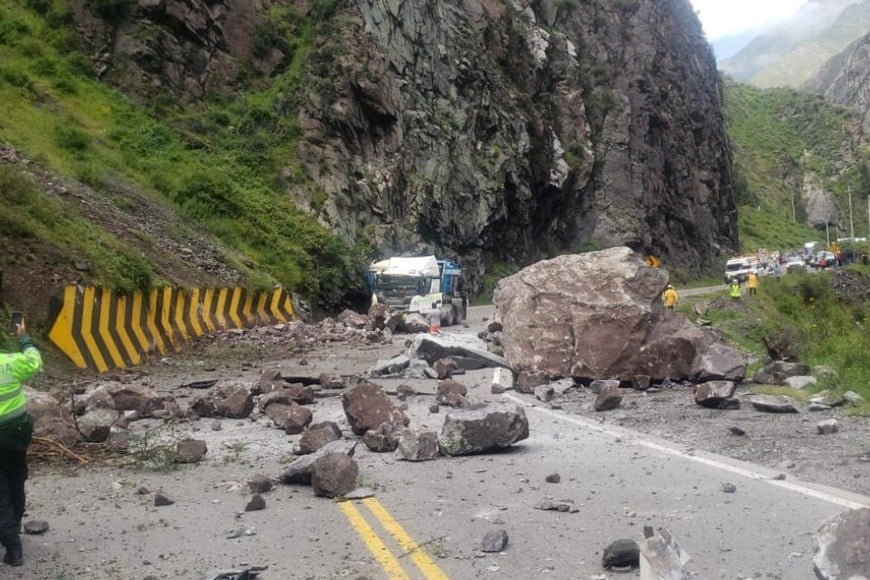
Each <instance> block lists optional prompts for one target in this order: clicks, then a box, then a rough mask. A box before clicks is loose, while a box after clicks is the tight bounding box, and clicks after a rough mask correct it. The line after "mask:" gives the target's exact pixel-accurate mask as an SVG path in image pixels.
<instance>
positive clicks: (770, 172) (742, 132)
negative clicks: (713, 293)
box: [725, 80, 870, 251]
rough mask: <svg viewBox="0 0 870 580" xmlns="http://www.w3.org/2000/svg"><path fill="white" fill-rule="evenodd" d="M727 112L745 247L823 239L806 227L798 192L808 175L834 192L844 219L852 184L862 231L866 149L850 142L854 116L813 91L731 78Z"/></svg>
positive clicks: (869, 172)
mask: <svg viewBox="0 0 870 580" xmlns="http://www.w3.org/2000/svg"><path fill="white" fill-rule="evenodd" d="M725 110H726V115H727V119H728V133H729V136H730V138H731V140H732V142H733V146H734V162H735V173H736V176H737V180H736V181H737V183H736V195H737V200H736V201H737V205H738V212H739V213H738V215H739V222H738V223H739V228H740V240H741V243H742V244H743V246H744V249H745V250H749V251H751V250H755V249H758V248H770V249H783V248H788V247H795V246H800V245H802V244H803V243H804V242H806V241H808V240H824V239H825V232H824V230H821V231H817V230H814V229H813V228H811V227H809V226H808V225H806V208H805V207H804V202H803V201H802V200H801V196H800V192H801V185H802V183H803V179H804V176H805V175H806V174H807V173H813V174H815V175H816V176H817V177H818V178H819V180H820V182H821V184H822V186H823V187H824V189H825V190H827V191H829V192H831V193H832V194H833V196H834V198H835V200H836V202H837V205H838V206H839V208H840V209H841V215H846V216H848V200H847V197H848V191H849V189H850V188H851V191H852V197H853V217H854V219H853V221H854V227H855V231H856V235H859V233H861V232H863V233H864V234H865V235H866V232H867V209H866V199H867V194H868V193H870V148H868V147H867V146H866V145H864V146H863V147H862V146H861V145H860V144H857V143H855V139H856V138H855V136H854V135H853V133H852V129H853V127H855V123H857V122H858V116H857V113H855V112H854V111H852V110H851V109H848V108H846V107H841V106H838V105H831V104H829V103H826V102H825V101H824V100H823V99H822V98H821V97H819V96H816V95H810V94H806V93H799V92H797V91H794V90H792V89H785V88H777V89H759V88H756V87H753V86H750V85H745V84H740V83H736V82H734V81H730V80H729V81H727V82H726V96H725ZM832 237H836V234H834V235H832ZM843 237H845V234H844V235H843Z"/></svg>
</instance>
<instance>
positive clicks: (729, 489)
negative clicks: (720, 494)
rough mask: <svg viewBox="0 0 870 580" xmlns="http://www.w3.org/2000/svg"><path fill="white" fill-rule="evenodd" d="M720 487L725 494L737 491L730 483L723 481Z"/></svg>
mask: <svg viewBox="0 0 870 580" xmlns="http://www.w3.org/2000/svg"><path fill="white" fill-rule="evenodd" d="M721 485H722V491H724V492H725V493H734V492H735V491H737V486H736V485H734V484H733V483H731V482H730V481H723V482H722V484H721Z"/></svg>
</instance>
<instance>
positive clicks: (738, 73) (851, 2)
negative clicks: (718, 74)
mask: <svg viewBox="0 0 870 580" xmlns="http://www.w3.org/2000/svg"><path fill="white" fill-rule="evenodd" d="M867 32H870V0H810V1H809V2H807V3H806V4H804V5H803V6H802V7H801V9H800V10H799V11H798V12H797V13H796V14H795V15H794V16H793V17H791V18H790V19H788V20H787V21H785V22H783V23H781V24H779V25H777V26H775V27H774V28H772V29H770V30H768V31H767V32H765V33H763V34H761V35H759V36H758V37H756V38H755V39H754V40H753V41H752V42H750V43H749V44H748V45H746V46H745V47H744V48H743V49H741V50H740V51H739V52H738V53H737V54H735V55H734V56H731V57H729V58H726V59H724V60H721V61H720V62H719V68H720V70H722V71H723V72H725V73H726V74H728V75H730V76H731V77H733V78H734V79H736V80H738V81H741V82H747V83H750V84H753V85H756V86H759V87H775V86H789V87H794V88H797V87H800V86H801V85H803V83H805V82H806V81H807V80H809V79H810V78H811V77H813V76H814V75H815V74H817V73H818V71H819V70H820V69H821V68H822V67H823V66H824V65H825V63H827V62H828V61H829V60H830V59H831V58H833V57H834V56H835V55H837V54H838V53H840V52H842V51H843V50H844V49H845V48H846V47H847V46H848V45H849V44H851V43H852V42H854V41H855V40H856V39H858V38H860V37H861V36H863V35H864V34H866V33H867Z"/></svg>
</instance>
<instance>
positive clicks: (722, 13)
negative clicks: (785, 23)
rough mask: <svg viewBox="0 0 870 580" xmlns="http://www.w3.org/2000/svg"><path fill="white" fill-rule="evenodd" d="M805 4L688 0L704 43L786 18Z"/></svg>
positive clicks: (771, 0) (785, 0) (782, 0)
mask: <svg viewBox="0 0 870 580" xmlns="http://www.w3.org/2000/svg"><path fill="white" fill-rule="evenodd" d="M805 1H806V0H691V2H692V6H694V7H695V10H696V11H697V12H698V18H700V19H701V24H702V25H703V26H704V33H705V34H706V35H707V39H708V40H711V41H712V40H715V39H717V38H722V37H723V36H729V35H731V34H737V33H739V32H744V31H746V30H753V29H755V28H758V27H759V26H760V25H762V24H767V23H770V22H777V21H779V20H783V19H785V18H788V17H789V16H791V15H792V14H794V13H795V12H797V9H798V8H800V7H801V5H802V4H804V2H805Z"/></svg>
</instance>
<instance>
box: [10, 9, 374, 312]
mask: <svg viewBox="0 0 870 580" xmlns="http://www.w3.org/2000/svg"><path fill="white" fill-rule="evenodd" d="M333 3H334V2H331V1H323V0H321V1H319V2H315V4H316V5H317V8H318V9H316V10H314V11H312V12H311V13H310V14H311V16H309V17H308V18H295V17H294V16H293V14H286V12H288V11H292V9H291V8H289V7H285V8H281V9H280V10H279V11H278V12H276V22H280V25H279V24H276V27H275V28H274V29H271V28H270V29H268V30H266V29H264V31H263V32H262V34H263V35H270V36H269V38H264V39H263V41H264V42H265V41H270V42H278V41H280V42H284V43H287V44H288V47H289V48H290V49H292V54H293V58H292V61H291V62H290V64H289V66H288V67H286V69H285V70H284V72H283V73H282V74H281V75H280V76H279V77H278V78H275V79H273V81H272V82H271V84H270V86H269V88H268V89H267V90H264V91H261V92H255V91H249V92H246V93H243V94H239V95H235V96H233V98H227V97H221V96H219V95H214V96H212V97H210V98H209V99H208V100H207V102H205V103H203V104H201V105H199V106H182V105H180V104H179V103H177V102H171V101H168V100H167V101H166V102H164V103H158V104H156V105H155V107H154V108H153V110H147V109H145V108H142V107H140V106H137V105H136V104H134V103H132V102H131V101H130V100H128V99H127V98H125V97H124V96H123V95H122V94H120V93H119V92H117V91H114V90H112V89H111V88H109V87H107V86H106V85H104V84H103V83H101V82H100V81H99V80H98V79H97V78H96V76H95V74H94V71H93V67H92V65H91V63H90V61H89V60H88V58H87V57H86V56H85V55H84V54H82V53H81V52H80V51H79V46H78V40H77V37H76V35H75V33H74V32H73V30H72V28H71V27H70V26H69V15H68V12H67V11H68V8H67V4H66V2H63V1H61V0H55V1H52V0H28V1H27V2H24V3H22V2H20V1H17V0H0V142H5V143H8V144H10V145H12V146H14V147H16V148H18V149H21V150H22V151H24V152H25V153H26V154H27V155H28V156H29V157H30V158H32V159H34V160H35V161H36V162H37V163H38V164H39V165H40V166H42V167H45V168H47V169H49V170H52V171H56V172H57V173H59V174H61V175H65V176H71V177H73V178H75V179H76V180H78V181H81V182H83V183H85V184H87V185H89V186H91V187H92V188H93V189H94V190H95V192H96V193H97V194H99V195H106V196H111V195H112V194H113V191H114V190H115V189H117V182H118V181H120V182H122V183H127V184H131V185H133V186H135V187H136V188H138V189H140V190H142V191H145V192H149V194H150V195H153V196H154V198H155V199H156V200H158V201H159V202H161V203H165V204H169V205H171V206H172V207H175V208H176V209H177V211H178V212H180V213H181V214H182V215H183V216H185V217H186V218H187V219H188V220H189V222H190V224H191V227H196V228H201V229H202V230H203V231H204V232H207V233H209V234H211V235H213V236H214V237H216V238H217V239H219V240H221V241H222V242H223V243H224V244H226V245H227V246H229V247H230V248H231V249H234V250H235V251H236V252H238V255H239V257H238V262H237V263H235V264H234V265H235V266H236V267H238V268H239V269H240V270H242V271H245V272H247V275H248V280H247V283H248V284H250V285H251V286H253V287H264V286H271V285H272V283H274V281H277V282H279V283H280V284H283V285H284V286H285V287H287V288H289V289H292V290H295V291H299V292H301V293H303V294H305V295H306V296H309V297H312V298H314V299H316V300H317V301H318V302H320V303H322V304H330V303H334V302H335V301H336V300H338V299H339V298H340V294H339V292H342V291H343V290H344V289H346V288H348V287H353V286H354V285H358V284H359V280H361V279H362V276H361V275H360V273H359V272H357V271H355V264H357V263H359V262H360V260H355V259H353V258H351V256H352V255H353V251H352V249H351V248H348V247H347V246H346V245H345V244H344V243H342V242H341V241H340V240H339V239H338V238H336V237H335V236H333V235H332V234H331V233H330V232H328V231H327V230H326V229H325V228H323V227H321V226H319V225H318V224H317V223H315V222H314V221H313V220H311V219H310V217H308V216H307V215H306V214H304V213H303V212H301V211H299V209H298V208H296V207H294V205H293V203H292V202H291V201H290V199H289V197H288V195H287V194H286V193H283V191H284V190H285V188H287V187H288V185H289V186H293V185H294V184H296V185H298V187H307V186H309V183H308V179H307V177H306V175H305V174H304V172H302V171H301V170H299V169H298V168H297V169H296V170H295V171H294V170H293V167H294V164H293V163H292V159H293V157H294V150H295V146H296V140H297V138H298V128H297V127H296V123H295V114H294V113H295V111H296V110H297V109H298V103H296V102H295V101H294V95H295V94H297V93H298V91H296V90H295V88H296V87H298V86H299V85H300V83H302V82H304V77H305V65H304V64H303V63H306V62H307V61H308V58H307V56H308V53H309V50H310V47H311V42H312V41H311V39H312V37H313V35H314V32H315V29H316V26H317V23H318V18H319V17H322V15H323V13H324V12H327V11H328V10H329V9H330V7H331V6H332V4H333ZM103 4H104V5H105V6H104V8H105V9H106V10H110V9H111V8H112V6H115V5H117V6H119V7H123V2H114V3H113V2H104V3H103ZM281 11H283V12H281ZM282 16H283V17H282ZM279 17H281V18H279ZM290 22H292V23H293V24H288V23H290ZM287 167H290V168H291V170H290V171H287V170H286V168H287ZM0 179H2V182H3V187H2V189H0V201H2V203H3V204H4V206H5V208H6V210H7V211H4V212H3V214H2V215H0V225H2V228H0V230H6V231H8V232H11V233H13V234H14V235H15V236H17V237H20V238H25V239H30V240H32V241H34V242H37V243H39V244H40V245H44V246H48V247H51V248H54V249H56V250H57V251H58V252H59V253H60V254H62V255H67V256H73V255H75V256H82V257H84V258H87V259H89V261H90V262H91V264H92V265H93V271H92V275H93V277H94V279H95V281H97V282H98V283H104V284H107V285H111V286H115V287H120V288H130V287H142V286H147V285H149V284H151V283H155V282H160V281H161V280H160V273H159V272H153V271H151V270H150V269H151V265H150V264H149V263H148V262H147V260H143V259H142V257H141V256H138V255H135V254H133V253H130V252H126V251H125V250H124V248H123V247H122V244H120V243H119V242H118V240H117V239H115V238H113V236H112V235H111V234H102V233H101V234H99V235H96V234H94V235H83V234H84V232H87V231H89V230H93V228H92V227H89V226H88V224H87V223H86V222H84V221H83V219H82V218H81V217H80V216H76V215H75V214H71V213H70V212H68V211H65V210H63V209H61V208H60V206H58V204H57V203H55V202H54V201H53V200H51V199H39V196H38V195H37V194H35V193H34V192H33V191H29V190H28V188H27V186H26V184H25V182H24V181H22V179H21V178H20V176H16V175H11V174H10V170H9V169H6V170H5V172H4V175H0ZM314 209H316V208H314ZM46 223H49V224H51V227H45V224H46ZM242 256H244V258H243V257H242ZM119 262H120V264H119ZM131 264H133V265H134V266H135V267H132V266H131Z"/></svg>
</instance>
